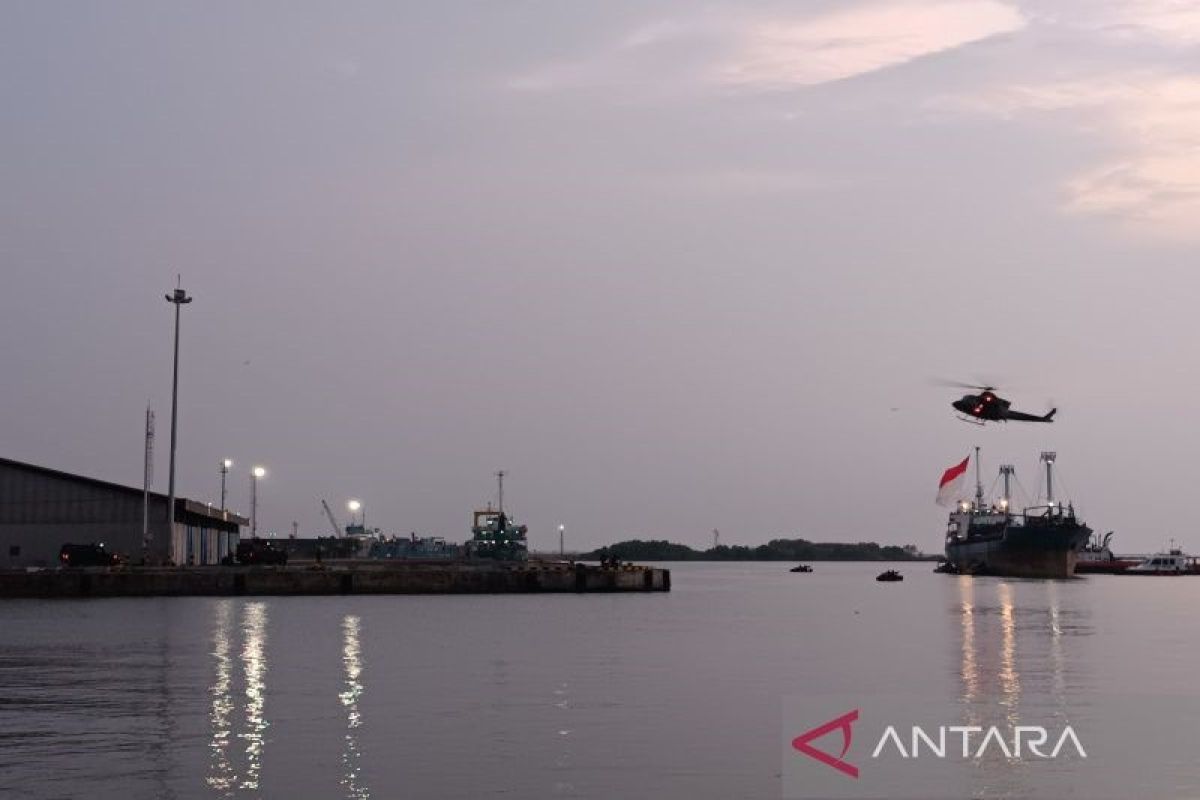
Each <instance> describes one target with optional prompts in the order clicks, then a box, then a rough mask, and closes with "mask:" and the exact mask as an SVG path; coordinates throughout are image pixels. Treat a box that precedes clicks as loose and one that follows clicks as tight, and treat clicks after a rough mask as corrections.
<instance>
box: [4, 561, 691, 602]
mask: <svg viewBox="0 0 1200 800" xmlns="http://www.w3.org/2000/svg"><path fill="white" fill-rule="evenodd" d="M670 589H671V574H670V571H669V570H665V569H659V568H656V567H638V566H624V567H617V568H607V569H601V568H599V567H595V566H587V565H583V564H577V565H573V566H572V565H561V566H532V565H529V566H526V565H513V566H504V565H482V566H477V565H437V566H405V565H391V564H383V565H375V564H364V565H353V566H347V565H337V566H281V567H266V566H255V567H172V568H153V567H151V568H137V567H115V568H103V567H97V568H83V569H46V570H36V571H26V570H3V571H0V598H13V597H171V596H175V597H183V596H206V595H207V596H237V595H339V594H517V593H544V592H556V593H586V592H667V591H670Z"/></svg>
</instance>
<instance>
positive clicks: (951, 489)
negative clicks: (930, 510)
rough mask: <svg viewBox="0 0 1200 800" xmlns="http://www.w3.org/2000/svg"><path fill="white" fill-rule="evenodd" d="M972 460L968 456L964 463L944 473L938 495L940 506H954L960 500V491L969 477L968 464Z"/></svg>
mask: <svg viewBox="0 0 1200 800" xmlns="http://www.w3.org/2000/svg"><path fill="white" fill-rule="evenodd" d="M970 460H971V457H970V456H967V457H966V458H964V459H963V460H962V462H960V463H958V464H955V465H954V466H953V467H951V468H950V469H948V470H946V471H945V472H943V473H942V480H941V483H939V484H938V493H937V504H938V505H939V506H952V505H954V503H955V501H956V500H958V496H959V489H961V488H962V485H963V479H964V478H966V476H967V462H968V461H970Z"/></svg>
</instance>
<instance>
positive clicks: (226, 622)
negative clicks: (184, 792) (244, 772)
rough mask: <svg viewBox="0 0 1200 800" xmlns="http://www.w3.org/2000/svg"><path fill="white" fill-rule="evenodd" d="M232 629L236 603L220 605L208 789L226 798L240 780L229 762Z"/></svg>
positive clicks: (215, 638) (215, 634)
mask: <svg viewBox="0 0 1200 800" xmlns="http://www.w3.org/2000/svg"><path fill="white" fill-rule="evenodd" d="M232 628H233V601H232V600H220V601H218V603H217V609H216V619H215V620H214V623H213V651H212V655H213V661H214V662H215V664H214V666H215V678H214V679H213V683H212V687H211V688H210V689H209V693H210V694H211V695H212V710H211V711H210V712H209V721H210V723H211V728H212V741H211V743H210V745H209V748H210V750H211V752H210V756H211V766H210V771H209V777H208V785H209V786H211V787H212V788H213V790H214V791H215V792H216V793H218V794H220V795H222V796H225V797H228V796H230V795H232V793H233V792H232V790H233V788H234V786H236V785H237V776H236V775H235V774H234V771H233V764H232V763H231V761H230V753H229V746H230V741H231V738H232V735H233V730H232V720H231V715H232V713H233V693H232V686H233V660H232V659H231V658H230V655H229V654H230V649H231V647H232V643H231V641H230V636H231V634H232Z"/></svg>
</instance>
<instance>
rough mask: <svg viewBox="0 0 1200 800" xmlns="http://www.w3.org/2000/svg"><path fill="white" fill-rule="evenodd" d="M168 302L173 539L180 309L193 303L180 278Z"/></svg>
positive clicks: (169, 504)
mask: <svg viewBox="0 0 1200 800" xmlns="http://www.w3.org/2000/svg"><path fill="white" fill-rule="evenodd" d="M166 298H167V302H168V303H171V304H173V305H174V306H175V364H174V367H173V368H172V370H171V471H170V478H169V479H168V481H167V530H168V531H171V534H169V535H171V536H172V537H173V536H174V530H175V423H176V417H177V416H178V412H179V309H180V308H181V307H182V306H184V305H186V304H187V303H190V302H192V298H190V297H188V296H187V292H185V291H184V290H183V289H181V288H180V287H179V281H178V278H177V279H176V282H175V291H174V292H172V293H171V294H168V295H166Z"/></svg>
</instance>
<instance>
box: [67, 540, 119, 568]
mask: <svg viewBox="0 0 1200 800" xmlns="http://www.w3.org/2000/svg"><path fill="white" fill-rule="evenodd" d="M58 560H59V563H61V564H62V565H63V566H64V567H115V566H117V565H118V564H120V563H121V557H120V556H119V555H117V554H116V553H110V552H108V551H107V550H105V549H104V542H100V543H99V544H96V543H94V542H93V543H92V544H64V545H63V546H62V548H61V549H60V550H59V551H58Z"/></svg>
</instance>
